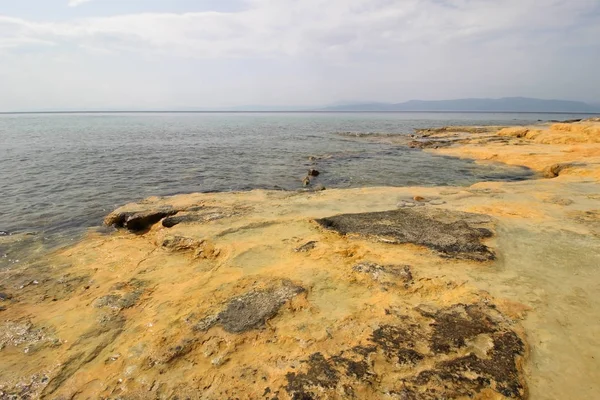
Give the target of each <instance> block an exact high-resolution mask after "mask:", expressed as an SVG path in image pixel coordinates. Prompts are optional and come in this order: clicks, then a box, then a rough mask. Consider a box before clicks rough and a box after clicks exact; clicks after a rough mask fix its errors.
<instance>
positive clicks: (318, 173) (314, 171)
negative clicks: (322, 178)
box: [308, 168, 321, 176]
mask: <svg viewBox="0 0 600 400" xmlns="http://www.w3.org/2000/svg"><path fill="white" fill-rule="evenodd" d="M319 175H321V173H320V172H319V171H317V170H316V169H313V168H311V169H309V170H308V176H319Z"/></svg>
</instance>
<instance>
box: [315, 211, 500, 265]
mask: <svg viewBox="0 0 600 400" xmlns="http://www.w3.org/2000/svg"><path fill="white" fill-rule="evenodd" d="M316 222H317V223H318V224H319V225H321V226H322V227H324V228H326V229H330V230H333V231H336V232H338V233H340V234H342V235H359V236H364V237H368V238H371V239H375V240H377V241H381V242H386V243H393V244H402V243H413V244H416V245H420V246H426V247H428V248H430V249H432V250H435V251H437V252H438V253H439V254H440V255H442V256H445V257H450V258H459V259H469V260H476V261H488V260H493V259H494V258H495V256H494V253H493V252H492V251H491V250H490V249H489V248H488V247H487V246H485V245H484V244H483V243H481V240H482V239H485V238H488V237H491V236H493V233H492V231H491V230H489V229H488V228H486V227H485V225H487V224H489V223H491V222H492V220H491V218H490V217H488V216H487V215H482V214H471V213H463V212H456V211H450V210H440V209H434V208H429V207H423V208H420V209H400V210H393V211H383V212H373V213H362V214H343V215H337V216H334V217H328V218H321V219H317V220H316Z"/></svg>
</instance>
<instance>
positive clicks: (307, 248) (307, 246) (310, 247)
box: [294, 240, 317, 253]
mask: <svg viewBox="0 0 600 400" xmlns="http://www.w3.org/2000/svg"><path fill="white" fill-rule="evenodd" d="M315 247H317V242H315V241H314V240H313V241H310V242H307V243H305V244H303V245H302V246H300V247H298V248H296V249H295V250H294V251H295V252H296V253H307V252H309V251H311V250H313V249H314V248H315Z"/></svg>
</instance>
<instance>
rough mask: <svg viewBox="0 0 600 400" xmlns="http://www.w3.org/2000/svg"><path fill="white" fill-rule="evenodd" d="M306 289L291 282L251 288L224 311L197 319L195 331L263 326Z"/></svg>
mask: <svg viewBox="0 0 600 400" xmlns="http://www.w3.org/2000/svg"><path fill="white" fill-rule="evenodd" d="M304 291H305V289H304V288H302V287H300V286H297V285H294V284H293V283H291V282H289V281H283V282H282V283H281V285H279V286H275V287H271V288H268V289H265V290H255V291H251V292H249V293H246V294H244V295H241V296H239V297H235V298H233V299H231V300H230V301H229V302H228V303H227V305H226V306H225V308H224V309H223V310H222V311H221V312H219V313H218V314H215V315H209V316H207V317H206V318H204V319H203V320H201V321H200V322H198V323H197V324H196V326H195V327H194V330H196V331H206V330H208V329H210V328H212V327H213V326H215V325H221V326H222V327H223V329H225V331H227V332H229V333H242V332H246V331H250V330H252V329H257V328H260V327H262V326H264V325H265V323H266V322H267V321H268V320H269V319H271V318H273V317H274V316H275V315H277V312H278V311H279V309H280V308H281V307H282V306H283V305H284V304H285V303H287V302H288V301H289V300H291V299H292V298H293V297H295V296H297V295H298V294H300V293H302V292H304Z"/></svg>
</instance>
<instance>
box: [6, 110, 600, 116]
mask: <svg viewBox="0 0 600 400" xmlns="http://www.w3.org/2000/svg"><path fill="white" fill-rule="evenodd" d="M286 113H287V114H315V113H319V114H377V113H385V114H410V113H423V114H425V113H427V114H459V113H471V114H574V115H597V114H600V112H585V111H506V110H504V111H493V110H489V111H481V110H478V111H477V110H435V111H432V110H411V111H406V110H319V109H317V110H310V109H307V110H74V111H0V115H27V114H286Z"/></svg>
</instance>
